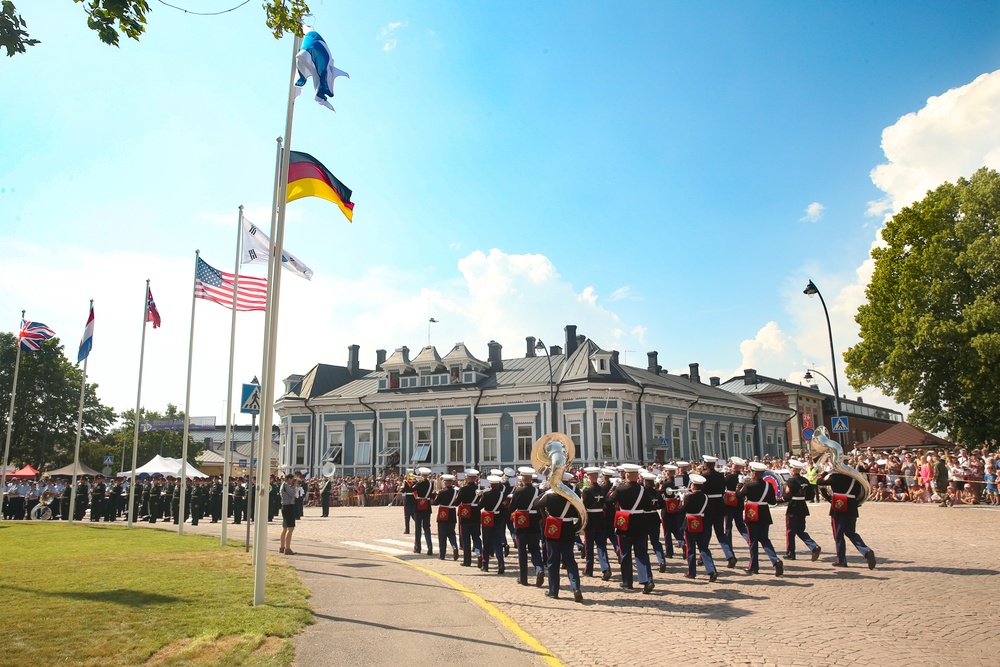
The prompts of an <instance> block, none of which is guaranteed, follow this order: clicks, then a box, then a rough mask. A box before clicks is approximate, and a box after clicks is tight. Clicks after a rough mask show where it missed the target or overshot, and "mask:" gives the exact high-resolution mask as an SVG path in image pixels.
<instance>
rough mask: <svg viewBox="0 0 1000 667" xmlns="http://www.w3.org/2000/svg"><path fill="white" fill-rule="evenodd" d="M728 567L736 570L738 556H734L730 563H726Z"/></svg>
mask: <svg viewBox="0 0 1000 667" xmlns="http://www.w3.org/2000/svg"><path fill="white" fill-rule="evenodd" d="M726 567H728V568H734V567H736V556H733V557H732V558H730V559H729V560H728V561H726Z"/></svg>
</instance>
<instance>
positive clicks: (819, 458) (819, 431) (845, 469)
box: [809, 426, 872, 507]
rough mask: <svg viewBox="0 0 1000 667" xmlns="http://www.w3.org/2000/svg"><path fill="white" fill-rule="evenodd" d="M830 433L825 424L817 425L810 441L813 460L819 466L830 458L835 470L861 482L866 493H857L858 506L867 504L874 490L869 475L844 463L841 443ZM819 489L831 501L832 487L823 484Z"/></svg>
mask: <svg viewBox="0 0 1000 667" xmlns="http://www.w3.org/2000/svg"><path fill="white" fill-rule="evenodd" d="M828 433H829V432H828V431H827V430H826V427H825V426H817V427H816V430H815V432H814V433H813V437H812V440H811V441H810V443H809V450H810V452H811V453H812V455H813V460H814V461H815V462H816V465H817V466H819V465H822V464H823V463H825V462H826V461H827V460H829V461H830V463H831V464H832V465H833V471H834V472H839V473H841V474H842V475H847V476H848V477H850V478H852V479H853V480H854V481H856V482H857V483H858V484H860V485H861V488H862V489H863V490H864V493H859V494H857V496H856V498H857V501H858V507H861V506H862V505H864V504H865V501H866V500H868V496H869V495H870V494H871V492H872V485H871V484H870V483H869V482H868V477H867V476H866V475H862V474H861V473H860V472H858V471H857V470H855V469H854V468H852V467H851V466H849V465H847V464H846V463H844V461H843V460H842V459H843V458H844V450H843V448H841V446H840V443H838V442H837V441H835V440H831V439H830V438H828V437H827V434H828ZM819 489H820V494H822V496H823V498H824V499H825V500H826V501H827V502H830V500H831V498H830V489H829V488H828V487H826V486H821V487H819Z"/></svg>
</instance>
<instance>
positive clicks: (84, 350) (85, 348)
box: [76, 304, 94, 363]
mask: <svg viewBox="0 0 1000 667" xmlns="http://www.w3.org/2000/svg"><path fill="white" fill-rule="evenodd" d="M93 346H94V305H93V304H91V305H90V317H88V318H87V326H86V328H84V330H83V338H81V339H80V352H79V354H77V355H76V363H80V362H81V361H83V360H84V359H86V358H87V356H88V355H89V354H90V349H91V348H92V347H93Z"/></svg>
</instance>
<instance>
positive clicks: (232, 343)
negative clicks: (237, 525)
mask: <svg viewBox="0 0 1000 667" xmlns="http://www.w3.org/2000/svg"><path fill="white" fill-rule="evenodd" d="M242 238H243V205H242V204H240V215H239V221H238V222H237V224H236V268H235V269H233V321H232V324H231V325H230V329H229V382H228V383H227V384H226V387H227V388H228V393H227V394H226V448H225V451H224V452H223V454H222V527H221V528H220V529H219V537H220V540H219V541H220V543H221V544H222V546H226V517H227V516H228V513H229V493H228V490H229V476H230V475H231V474H232V470H231V469H230V465H229V463H230V454H229V449H230V444H229V443H230V442H232V429H233V360H234V357H235V353H236V293H237V292H238V291H239V289H240V241H241V240H242Z"/></svg>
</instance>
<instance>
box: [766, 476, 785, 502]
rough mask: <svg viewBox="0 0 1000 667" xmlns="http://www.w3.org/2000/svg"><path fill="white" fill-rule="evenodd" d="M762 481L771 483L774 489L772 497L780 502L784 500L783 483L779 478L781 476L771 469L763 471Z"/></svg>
mask: <svg viewBox="0 0 1000 667" xmlns="http://www.w3.org/2000/svg"><path fill="white" fill-rule="evenodd" d="M764 481H765V482H767V483H768V484H770V485H771V488H772V489H774V498H775V499H776V500H777V501H778V502H779V503H780V502H784V500H785V499H784V497H783V496H784V489H785V483H784V481H783V480H782V479H781V476H780V475H778V473H776V472H774V471H773V470H766V471H764Z"/></svg>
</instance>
